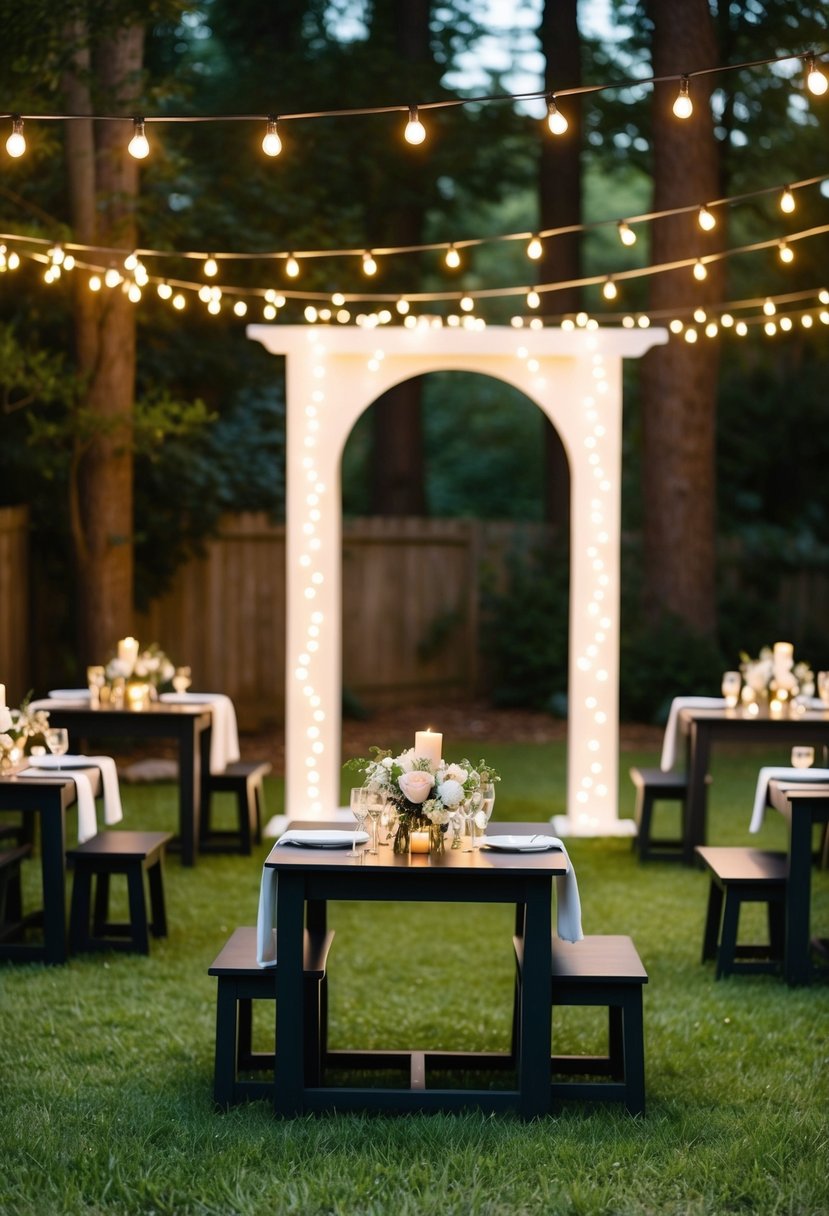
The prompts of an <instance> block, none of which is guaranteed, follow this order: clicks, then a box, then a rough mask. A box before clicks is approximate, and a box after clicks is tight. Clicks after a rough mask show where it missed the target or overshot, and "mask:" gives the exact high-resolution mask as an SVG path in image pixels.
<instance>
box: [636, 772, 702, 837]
mask: <svg viewBox="0 0 829 1216" xmlns="http://www.w3.org/2000/svg"><path fill="white" fill-rule="evenodd" d="M630 779H631V781H632V782H633V784H634V786H635V787H636V803H635V806H634V811H633V814H634V819H635V820H636V835H635V836H634V838H633V848H634V849H635V851H636V853H637V855H638V857H639V860H640V861H648V860H649V859H651V858H655V859H657V860H661V861H682V856H683V849H684V846H685V841H684V825H683V822H682V820H683V810H684V805H685V795H686V793H687V790H688V778H687V776H686V774H685V773H673V772H669V773H663V771H662V769H661V768H637V767H636V766H634V767H633V768H631V770H630ZM710 780H711V778H710V777H706V781H710ZM657 802H678V803H679V804H680V833H679V836H678V837H663V838H661V839H657V838H655V837H653V836H651V824H652V822H653V811H654V806H655V804H656V803H657Z"/></svg>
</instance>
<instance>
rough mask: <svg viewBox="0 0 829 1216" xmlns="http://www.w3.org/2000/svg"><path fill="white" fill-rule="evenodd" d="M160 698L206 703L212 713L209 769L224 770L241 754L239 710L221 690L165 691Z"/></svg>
mask: <svg viewBox="0 0 829 1216" xmlns="http://www.w3.org/2000/svg"><path fill="white" fill-rule="evenodd" d="M159 700H161V701H164V702H166V703H167V704H168V705H206V706H207V707H208V708H209V709H210V712H211V714H212V716H213V727H212V730H211V732H210V771H211V773H213V774H218V773H223V772H224V771H225V769H226V768H227V766H228V764H233V763H234V762H235V761H236V760H238V759H239V758H240V756H241V753H240V751H239V728H238V726H237V723H236V709H235V706H234V704H233V702H232V701H231V699H230V697H228V696H226V695H225V694H224V693H222V692H163V693H162V694H161V697H160V698H159Z"/></svg>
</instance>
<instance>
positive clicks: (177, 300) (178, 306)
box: [173, 291, 187, 312]
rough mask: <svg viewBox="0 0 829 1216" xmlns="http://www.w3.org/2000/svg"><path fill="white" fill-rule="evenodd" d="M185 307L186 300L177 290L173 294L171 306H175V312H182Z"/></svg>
mask: <svg viewBox="0 0 829 1216" xmlns="http://www.w3.org/2000/svg"><path fill="white" fill-rule="evenodd" d="M186 307H187V301H186V299H185V298H184V296H183V295H182V294H181V292H180V291H179V292H178V293H177V294H176V295H174V296H173V308H175V310H176V312H183V311H184V309H185V308H186Z"/></svg>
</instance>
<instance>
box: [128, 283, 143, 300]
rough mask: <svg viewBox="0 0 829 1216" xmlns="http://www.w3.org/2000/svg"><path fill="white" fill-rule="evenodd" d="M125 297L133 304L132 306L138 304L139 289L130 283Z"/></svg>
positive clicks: (139, 297)
mask: <svg viewBox="0 0 829 1216" xmlns="http://www.w3.org/2000/svg"><path fill="white" fill-rule="evenodd" d="M127 296H128V298H129V299H130V300H131V301H132V302H133V304H137V303H138V301H139V300H140V299H141V288H140V287H139V286H138V284H137V283H130V285H129V287H128V288H127Z"/></svg>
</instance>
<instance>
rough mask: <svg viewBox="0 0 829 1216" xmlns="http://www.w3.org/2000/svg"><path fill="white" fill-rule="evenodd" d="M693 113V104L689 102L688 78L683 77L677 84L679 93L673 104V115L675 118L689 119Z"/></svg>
mask: <svg viewBox="0 0 829 1216" xmlns="http://www.w3.org/2000/svg"><path fill="white" fill-rule="evenodd" d="M693 112H694V103H693V102H692V101H691V93H690V86H689V81H688V77H687V76H683V77H682V79H681V80H680V82H679V93H678V94H677V97H676V101H675V102H674V114H675V115H676V117H677V118H690V117H691V115H692V114H693Z"/></svg>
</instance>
